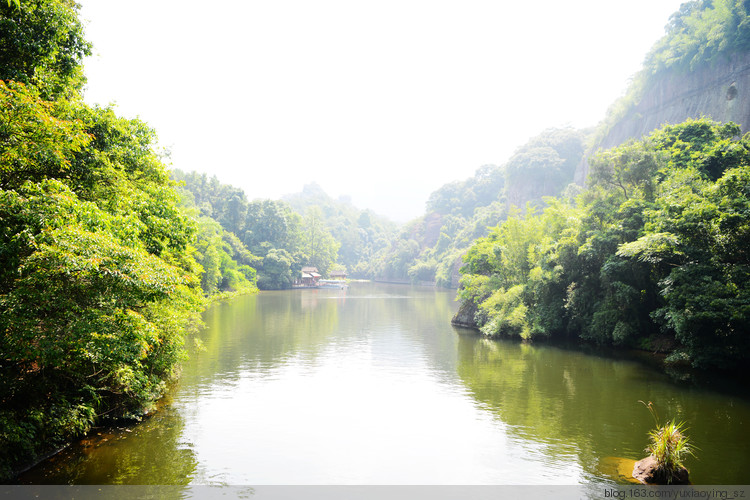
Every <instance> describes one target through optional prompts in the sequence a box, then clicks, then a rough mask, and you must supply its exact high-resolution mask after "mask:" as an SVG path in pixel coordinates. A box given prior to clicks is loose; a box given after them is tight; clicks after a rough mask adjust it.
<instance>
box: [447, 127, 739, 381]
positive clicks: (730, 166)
mask: <svg viewBox="0 0 750 500" xmlns="http://www.w3.org/2000/svg"><path fill="white" fill-rule="evenodd" d="M748 248H750V139H748V138H747V137H745V138H743V137H741V136H740V129H739V127H738V126H737V125H734V124H725V125H722V124H718V123H714V122H710V121H708V120H705V119H702V120H693V121H687V122H685V123H682V124H679V125H670V126H666V127H664V128H662V129H660V130H659V131H656V132H654V133H653V134H651V135H650V136H649V137H648V138H646V139H644V140H642V141H637V142H629V143H627V144H625V145H623V146H621V147H618V148H615V149H612V150H609V151H606V152H604V153H602V154H600V155H599V156H597V157H596V158H595V159H594V160H593V161H592V172H591V176H590V187H589V188H588V189H587V190H586V191H585V192H584V193H582V194H581V195H580V196H579V197H578V198H577V199H576V200H575V201H570V200H566V199H555V200H551V201H550V206H549V207H548V208H546V209H545V210H544V211H542V212H541V213H536V214H527V215H526V217H521V216H515V217H511V218H509V219H508V220H507V221H506V222H504V223H503V224H501V225H499V226H498V227H496V228H494V229H493V230H492V232H491V234H490V235H489V236H487V237H485V238H482V239H480V240H478V241H477V242H476V244H475V245H474V246H473V247H472V248H471V250H470V251H469V253H468V255H467V258H466V267H465V269H464V276H463V278H462V289H461V290H460V297H461V300H462V311H460V313H459V315H458V316H457V320H458V321H459V322H468V323H470V324H471V323H473V324H475V325H476V326H478V327H480V328H481V330H482V332H483V333H485V334H486V335H489V336H498V335H507V336H516V337H520V338H527V339H528V338H537V337H552V338H555V337H566V338H581V339H585V340H589V341H593V342H596V343H599V344H612V345H624V346H636V347H642V348H647V349H651V350H654V349H656V350H664V351H667V352H669V353H670V354H669V358H668V360H669V361H671V362H690V363H692V364H693V365H694V366H699V367H720V368H725V369H726V368H736V367H738V366H740V365H741V364H742V363H743V362H746V361H747V359H748V357H749V356H750V343H749V342H750V341H749V340H748V336H747V335H746V332H747V331H748V327H750V256H749V255H748V252H747V249H748Z"/></svg>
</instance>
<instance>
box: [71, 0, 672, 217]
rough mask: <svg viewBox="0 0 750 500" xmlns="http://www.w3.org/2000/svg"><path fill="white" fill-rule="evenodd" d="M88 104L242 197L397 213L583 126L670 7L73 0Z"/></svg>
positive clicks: (613, 93)
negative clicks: (136, 127)
mask: <svg viewBox="0 0 750 500" xmlns="http://www.w3.org/2000/svg"><path fill="white" fill-rule="evenodd" d="M79 2H80V3H81V4H82V11H81V15H82V17H83V19H84V20H85V21H86V22H87V24H86V26H87V28H86V32H87V37H88V39H89V40H90V41H92V42H93V44H94V56H93V57H91V58H88V59H87V60H86V62H85V66H86V74H87V76H88V86H87V90H86V100H87V101H88V102H89V103H99V104H105V105H106V104H108V103H112V102H114V103H116V105H117V111H118V113H119V114H120V115H123V116H126V117H135V116H139V117H140V118H141V119H143V120H145V121H146V122H147V123H149V125H150V126H152V127H153V128H155V129H156V131H157V133H158V135H159V137H160V140H161V143H162V145H163V146H165V147H166V148H168V149H169V150H170V151H171V160H170V161H171V163H172V164H173V165H174V166H175V167H177V168H180V169H182V170H186V171H190V170H197V171H200V172H206V173H208V174H211V175H214V174H215V175H216V176H217V177H218V178H219V180H220V181H221V182H223V183H229V184H233V185H235V186H238V187H241V188H242V189H244V190H245V192H246V193H247V195H248V198H250V199H254V198H279V197H280V196H281V195H283V194H287V193H293V192H298V191H300V190H301V189H302V186H303V185H304V184H306V183H309V182H311V181H316V182H318V184H320V185H321V186H322V188H323V189H324V190H325V191H326V192H328V193H329V194H330V195H332V196H334V197H337V196H339V195H350V196H351V198H352V202H353V203H354V204H355V205H356V206H358V207H360V208H372V209H373V210H375V211H376V212H378V213H381V214H383V215H387V216H389V217H391V218H392V219H395V220H398V221H405V220H407V219H410V218H413V217H416V216H418V215H420V214H422V213H423V212H424V205H425V201H426V200H427V197H428V196H429V194H430V193H431V192H432V191H434V190H435V189H437V188H439V187H440V186H442V185H443V184H445V183H448V182H451V181H454V180H463V179H465V178H467V177H469V176H471V175H472V174H473V173H474V171H475V170H476V169H477V168H478V167H480V166H482V165H485V164H489V163H491V164H497V165H499V164H502V163H504V162H505V161H506V160H507V159H508V158H509V157H510V155H511V154H512V153H513V151H514V150H515V149H516V148H517V147H519V146H521V145H522V144H523V143H524V142H526V140H528V139H529V138H530V137H532V136H534V135H536V134H538V133H539V132H541V131H542V130H544V129H545V128H549V127H556V126H565V125H572V126H574V127H588V126H592V125H595V124H596V123H598V122H599V121H600V120H601V119H602V118H603V117H604V114H605V112H606V110H607V108H608V106H609V105H610V104H611V103H612V102H613V101H614V100H615V99H616V98H617V97H619V96H620V95H622V93H623V92H624V90H625V88H626V86H627V83H628V79H629V78H630V77H631V76H632V75H633V74H634V73H635V72H636V71H638V69H639V68H640V65H641V63H642V61H643V58H644V56H645V55H646V53H647V51H648V50H649V49H650V47H651V46H652V45H653V43H654V42H655V41H656V40H657V39H659V38H660V37H661V36H662V35H663V34H664V26H665V25H666V23H667V21H668V19H669V15H670V14H671V13H672V12H674V11H676V10H677V9H678V8H679V5H680V3H681V1H680V0H627V1H622V0H617V1H614V0H568V1H560V0H542V1H533V0H532V1H514V2H509V1H504V0H461V1H458V0H453V1H448V0H378V1H372V0H370V1H358V0H245V1H239V0H211V1H206V0H204V1H200V2H198V1H186V0H128V1H124V0H117V1H114V0H79Z"/></svg>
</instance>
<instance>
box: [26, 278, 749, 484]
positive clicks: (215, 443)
mask: <svg viewBox="0 0 750 500" xmlns="http://www.w3.org/2000/svg"><path fill="white" fill-rule="evenodd" d="M454 297H455V292H449V291H435V290H433V289H430V288H415V287H408V286H400V285H373V284H359V283H355V284H353V285H352V286H351V287H350V288H349V289H348V290H296V291H283V292H262V293H260V294H258V295H253V296H245V297H240V298H237V299H233V300H231V301H227V302H224V303H220V304H217V305H215V306H214V307H212V308H211V309H210V310H209V311H208V312H207V313H206V315H205V321H206V324H207V329H206V330H205V331H204V332H203V333H202V334H201V335H200V338H201V340H202V342H203V344H204V346H205V350H204V351H202V352H196V353H193V354H192V355H191V359H190V360H189V361H188V362H186V363H185V365H184V369H183V373H182V377H181V379H180V381H179V383H178V385H177V386H176V387H175V388H174V390H172V391H171V393H170V394H169V396H168V397H167V398H165V401H164V402H163V404H162V407H161V410H160V411H159V412H158V413H157V414H156V415H155V416H154V417H152V418H149V419H146V420H145V421H144V422H143V423H141V424H139V425H137V426H135V427H131V428H128V429H109V430H99V431H95V432H93V433H91V435H90V436H89V438H87V439H85V440H83V441H82V442H81V443H79V444H77V445H75V446H72V447H70V448H69V449H68V450H66V451H65V452H63V453H60V454H58V455H57V456H55V457H53V458H52V459H51V460H49V461H47V462H45V463H43V464H41V465H40V466H38V467H36V468H35V469H33V470H32V471H29V472H28V473H26V474H24V475H23V476H22V477H21V478H20V481H21V482H26V483H58V484H59V483H72V484H213V485H222V484H256V485H262V484H577V483H613V482H618V481H622V478H619V477H618V472H617V470H618V468H619V469H621V470H627V469H628V467H629V468H630V470H632V462H629V461H628V460H634V459H639V458H642V457H643V456H644V453H643V448H644V447H645V446H646V440H647V439H646V434H647V432H648V430H649V429H651V428H652V427H653V423H654V422H653V418H652V417H651V415H650V413H649V412H648V411H647V409H646V408H645V407H644V406H643V404H641V403H640V402H639V401H653V402H654V403H655V405H656V407H657V409H658V411H659V413H660V416H661V417H662V419H667V418H672V417H674V418H676V419H677V420H684V421H686V422H687V423H688V426H689V431H688V434H689V435H690V437H691V439H692V441H693V442H694V444H695V445H696V446H698V447H699V448H700V451H698V452H697V456H698V458H697V459H690V460H689V461H688V468H689V469H690V470H691V479H692V480H693V482H695V483H711V484H748V483H750V452H748V444H750V429H749V428H748V426H749V425H750V404H749V402H748V398H747V394H746V393H745V394H743V389H742V388H739V389H737V388H735V387H733V384H732V383H731V382H729V381H724V382H722V383H721V384H719V385H714V386H711V387H710V388H706V387H699V386H696V385H694V384H691V383H684V382H682V383H678V382H674V381H673V379H671V378H670V377H668V376H666V375H664V374H662V373H661V372H659V371H657V370H655V369H652V368H649V367H647V366H645V365H643V364H640V363H637V362H635V361H629V360H623V359H615V358H606V357H602V356H595V355H589V354H584V353H581V352H579V351H575V350H566V349H561V348H558V347H552V346H543V345H523V344H519V343H517V342H510V341H489V340H485V339H482V338H480V337H478V336H477V335H475V334H474V333H473V332H471V331H468V330H458V329H455V328H453V327H452V326H451V325H450V318H451V316H452V314H453V313H454V312H455V310H456V308H457V304H456V302H455V301H454Z"/></svg>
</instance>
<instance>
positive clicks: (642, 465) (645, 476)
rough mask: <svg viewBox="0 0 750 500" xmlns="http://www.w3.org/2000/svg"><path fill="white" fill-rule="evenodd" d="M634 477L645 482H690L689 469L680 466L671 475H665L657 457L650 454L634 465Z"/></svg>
mask: <svg viewBox="0 0 750 500" xmlns="http://www.w3.org/2000/svg"><path fill="white" fill-rule="evenodd" d="M633 477H634V478H635V479H637V480H638V481H639V482H641V483H643V484H689V483H690V481H689V477H688V470H687V469H686V468H685V467H680V468H679V469H678V470H676V471H675V472H674V474H672V476H671V477H665V475H664V473H663V472H662V471H661V470H659V468H658V466H657V464H656V459H655V458H654V457H653V456H648V457H646V458H644V459H643V460H639V461H637V462H636V463H635V467H633Z"/></svg>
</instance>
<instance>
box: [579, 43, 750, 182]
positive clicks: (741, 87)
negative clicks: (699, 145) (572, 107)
mask: <svg viewBox="0 0 750 500" xmlns="http://www.w3.org/2000/svg"><path fill="white" fill-rule="evenodd" d="M701 116H705V117H707V118H711V119H713V120H716V121H719V122H728V121H732V122H735V123H737V124H738V125H740V126H741V127H742V132H743V133H745V132H747V131H748V130H750V53H741V54H734V55H732V56H730V57H728V58H726V59H724V60H721V61H716V62H714V63H713V64H711V65H707V66H705V67H703V68H700V69H698V70H696V71H692V72H690V73H687V74H686V73H677V72H672V73H670V74H668V75H666V76H664V77H662V78H661V79H659V80H657V81H656V82H655V83H653V84H652V85H651V86H650V87H649V88H648V89H647V90H646V91H645V92H644V94H643V96H642V97H641V99H640V101H639V102H638V103H637V104H636V105H635V106H634V107H633V108H631V109H630V111H629V112H628V113H627V114H626V115H625V116H624V117H623V118H622V119H621V120H620V121H619V122H617V123H616V124H615V125H614V126H613V127H612V128H611V130H609V132H608V133H607V135H606V136H605V137H604V138H603V139H602V140H601V141H600V142H599V143H598V144H597V145H595V146H594V147H593V148H592V150H591V151H590V152H589V154H587V155H586V157H584V159H583V161H582V162H581V164H580V165H579V166H578V169H577V170H576V175H575V182H576V183H578V184H583V183H584V181H585V179H586V176H587V175H588V162H587V160H586V158H587V157H588V156H590V155H591V154H593V153H595V152H596V151H598V150H600V149H609V148H613V147H615V146H619V145H620V144H622V143H623V142H625V141H627V140H628V139H640V138H641V137H643V136H644V135H647V134H648V133H649V132H651V131H653V130H655V129H657V128H659V127H661V126H662V125H664V124H667V123H669V124H676V123H680V122H683V121H685V120H686V119H688V118H700V117H701Z"/></svg>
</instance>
